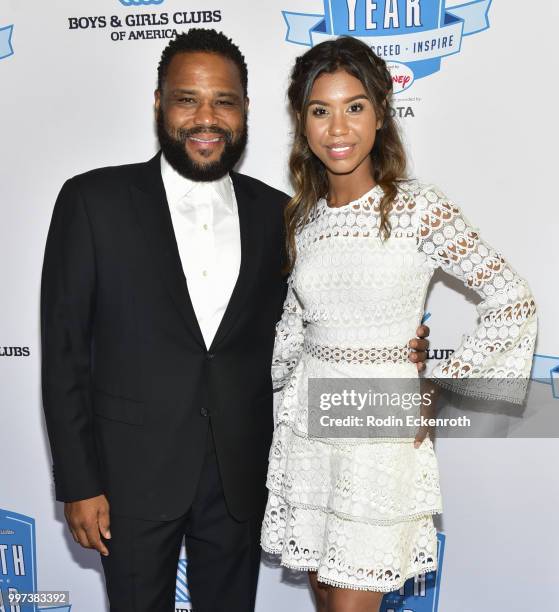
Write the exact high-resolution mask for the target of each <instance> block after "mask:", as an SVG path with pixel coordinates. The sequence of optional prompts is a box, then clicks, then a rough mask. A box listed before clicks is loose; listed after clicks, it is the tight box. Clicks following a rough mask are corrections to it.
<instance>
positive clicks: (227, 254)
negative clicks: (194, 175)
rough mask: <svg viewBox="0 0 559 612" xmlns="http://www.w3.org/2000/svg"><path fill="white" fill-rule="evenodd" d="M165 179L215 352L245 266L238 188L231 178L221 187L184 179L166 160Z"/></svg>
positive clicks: (197, 305) (187, 270)
mask: <svg viewBox="0 0 559 612" xmlns="http://www.w3.org/2000/svg"><path fill="white" fill-rule="evenodd" d="M161 176H162V177H163V185H164V187H165V193H166V194H167V202H168V203H169V209H170V211H171V220H172V222H173V229H174V231H175V236H176V239H177V244H178V247H179V254H180V258H181V263H182V268H183V270H184V275H185V276H186V282H187V285H188V292H189V294H190V299H191V301H192V306H193V307H194V312H195V313H196V318H197V319H198V324H199V326H200V329H201V331H202V335H203V337H204V341H205V343H206V347H208V348H209V347H210V345H211V343H212V340H213V338H214V336H215V333H216V331H217V328H218V327H219V324H220V322H221V319H222V318H223V314H224V313H225V309H226V308H227V304H228V303H229V298H230V297H231V293H232V292H233V287H234V286H235V283H236V282H237V277H238V275H239V268H240V265H241V236H240V228H239V214H238V211H237V200H236V198H235V191H234V189H233V182H232V181H231V177H230V176H229V174H227V175H226V176H224V177H223V178H221V179H219V180H217V181H210V182H197V181H191V180H189V179H186V178H184V177H183V176H181V175H180V174H179V173H178V172H177V171H176V170H175V169H174V168H173V167H172V166H171V165H170V164H169V162H168V161H167V160H166V159H165V156H164V155H161Z"/></svg>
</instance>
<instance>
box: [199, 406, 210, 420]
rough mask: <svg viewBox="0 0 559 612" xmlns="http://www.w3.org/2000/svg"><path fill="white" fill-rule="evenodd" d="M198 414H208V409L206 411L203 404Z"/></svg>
mask: <svg viewBox="0 0 559 612" xmlns="http://www.w3.org/2000/svg"><path fill="white" fill-rule="evenodd" d="M200 414H201V415H202V416H205V417H206V416H208V411H207V409H206V408H205V407H204V406H202V408H200Z"/></svg>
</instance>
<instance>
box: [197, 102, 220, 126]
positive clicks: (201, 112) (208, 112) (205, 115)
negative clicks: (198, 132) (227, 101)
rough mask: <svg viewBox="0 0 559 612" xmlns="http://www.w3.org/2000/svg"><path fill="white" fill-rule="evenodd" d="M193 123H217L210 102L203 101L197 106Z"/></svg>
mask: <svg viewBox="0 0 559 612" xmlns="http://www.w3.org/2000/svg"><path fill="white" fill-rule="evenodd" d="M194 123H195V124H196V125H202V126H210V125H215V124H216V123H217V120H216V116H215V108H214V107H213V105H212V104H211V103H210V102H203V103H202V104H200V105H199V106H198V108H197V109H196V114H195V115H194Z"/></svg>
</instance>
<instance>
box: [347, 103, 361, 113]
mask: <svg viewBox="0 0 559 612" xmlns="http://www.w3.org/2000/svg"><path fill="white" fill-rule="evenodd" d="M349 110H350V112H352V113H358V112H359V111H362V110H363V104H361V103H360V102H356V103H355V104H352V105H351V106H350V107H349Z"/></svg>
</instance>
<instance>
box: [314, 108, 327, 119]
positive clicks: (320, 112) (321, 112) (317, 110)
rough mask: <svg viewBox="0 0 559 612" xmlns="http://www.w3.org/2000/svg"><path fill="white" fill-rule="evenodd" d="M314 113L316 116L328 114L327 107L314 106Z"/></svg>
mask: <svg viewBox="0 0 559 612" xmlns="http://www.w3.org/2000/svg"><path fill="white" fill-rule="evenodd" d="M312 114H313V115H314V116H315V117H323V116H324V115H325V114H326V109H325V108H320V107H316V108H313V110H312Z"/></svg>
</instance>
